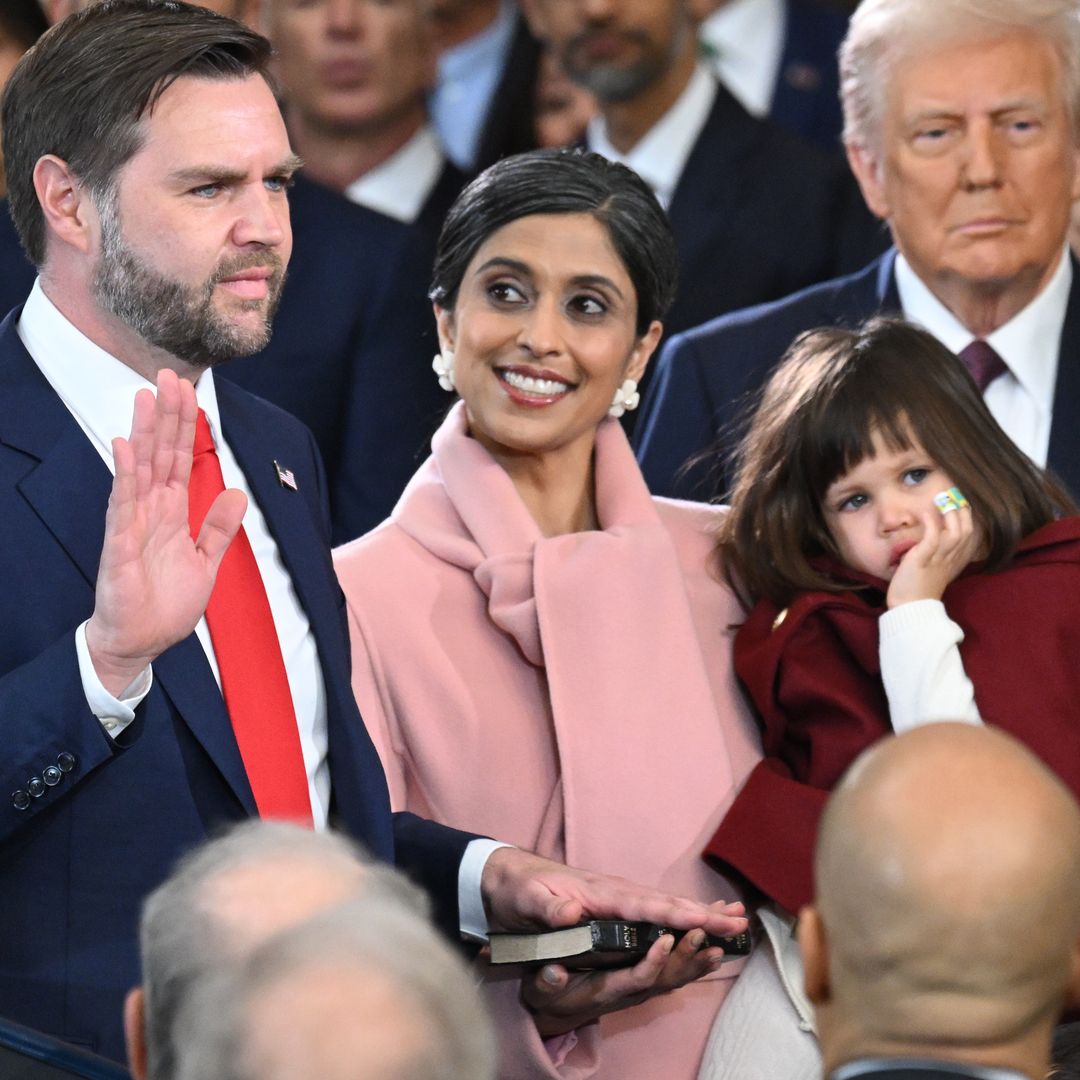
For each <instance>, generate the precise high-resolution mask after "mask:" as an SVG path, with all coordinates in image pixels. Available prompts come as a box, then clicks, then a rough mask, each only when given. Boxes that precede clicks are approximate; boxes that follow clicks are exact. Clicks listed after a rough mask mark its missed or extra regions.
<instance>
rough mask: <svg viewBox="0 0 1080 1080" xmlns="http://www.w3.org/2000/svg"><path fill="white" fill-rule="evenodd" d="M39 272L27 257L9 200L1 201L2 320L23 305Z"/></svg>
mask: <svg viewBox="0 0 1080 1080" xmlns="http://www.w3.org/2000/svg"><path fill="white" fill-rule="evenodd" d="M36 276H37V271H36V270H35V269H34V264H33V263H32V262H31V261H30V260H29V259H28V258H27V257H26V252H25V251H23V248H22V244H21V243H20V242H19V234H18V233H17V232H16V231H15V225H14V223H13V222H12V220H11V215H10V214H9V213H8V204H7V199H2V200H0V318H3V317H4V316H5V315H6V314H7V313H8V312H9V311H10V310H11V309H12V308H13V307H17V306H18V305H19V304H21V303H22V302H23V301H24V300H25V299H26V297H27V295H28V294H29V292H30V287H31V286H32V285H33V284H34V278H35V277H36Z"/></svg>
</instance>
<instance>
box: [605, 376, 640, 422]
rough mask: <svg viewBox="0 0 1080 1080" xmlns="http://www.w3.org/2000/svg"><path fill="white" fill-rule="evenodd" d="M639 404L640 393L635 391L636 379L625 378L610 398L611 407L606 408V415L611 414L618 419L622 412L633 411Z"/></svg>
mask: <svg viewBox="0 0 1080 1080" xmlns="http://www.w3.org/2000/svg"><path fill="white" fill-rule="evenodd" d="M640 404H641V395H640V394H639V393H638V392H637V380H636V379H627V380H626V381H625V382H624V383H623V384H622V386H620V387H619V388H618V390H616V391H615V396H614V397H613V398H612V399H611V408H610V409H608V416H613V417H615V419H616V420H618V419H619V417H620V416H622V414H623V413H625V412H633V411H634V410H635V409H636V408H637V407H638V405H640Z"/></svg>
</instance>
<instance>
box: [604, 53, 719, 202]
mask: <svg viewBox="0 0 1080 1080" xmlns="http://www.w3.org/2000/svg"><path fill="white" fill-rule="evenodd" d="M716 91H717V85H716V77H715V76H714V75H713V73H712V72H711V71H710V70H709V68H708V67H707V66H706V65H705V64H698V66H697V68H696V69H695V70H694V74H693V75H692V76H691V78H690V81H689V82H688V83H687V84H686V89H685V90H684V91H683V92H682V93H681V94H680V95H679V98H678V100H677V101H676V102H675V104H674V105H672V106H671V108H670V109H668V111H667V112H666V113H664V115H663V116H662V117H660V119H659V120H658V121H657V122H656V123H655V124H654V125H653V126H652V127H651V128H650V129H649V131H648V132H646V134H645V135H644V137H643V138H641V139H639V140H638V142H637V145H636V146H634V147H633V149H631V150H630V152H629V153H627V154H621V153H619V151H618V150H616V149H615V147H614V146H612V145H611V142H610V141H609V139H608V137H607V125H606V124H605V122H604V118H603V116H601V115H599V114H598V115H596V116H594V117H593V118H592V119H591V120H590V121H589V126H588V128H587V129H586V134H585V140H586V143H587V144H588V147H589V149H590V150H595V151H596V153H598V154H603V156H604V157H606V158H607V159H608V160H609V161H618V162H621V163H622V164H623V165H627V166H629V167H630V168H631V169H633V170H634V172H636V173H637V174H638V176H640V177H641V178H642V180H644V181H645V183H646V184H648V185H649V187H651V188H652V190H653V193H654V194H655V195H656V198H657V199H658V200H659V202H660V205H661V206H662V207H664V209H665V210H666V209H667V208H668V207H669V206H670V205H671V199H672V196H673V195H674V194H675V188H676V186H677V185H678V183H679V178H680V177H681V176H682V173H683V169H684V168H686V162H687V159H688V158H689V157H690V152H691V151H692V150H693V149H694V144H695V143H696V142H697V140H698V136H699V135H700V134H701V129H702V128H703V127H704V126H705V121H706V120H708V118H709V111H710V110H711V109H712V107H713V102H714V101H715V100H716Z"/></svg>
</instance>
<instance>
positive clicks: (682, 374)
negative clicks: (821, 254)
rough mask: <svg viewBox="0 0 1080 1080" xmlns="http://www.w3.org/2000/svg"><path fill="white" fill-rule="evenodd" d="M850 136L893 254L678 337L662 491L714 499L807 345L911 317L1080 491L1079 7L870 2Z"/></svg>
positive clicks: (654, 432)
mask: <svg viewBox="0 0 1080 1080" xmlns="http://www.w3.org/2000/svg"><path fill="white" fill-rule="evenodd" d="M840 75H841V92H842V97H843V106H844V121H845V130H844V141H845V145H846V148H847V154H848V160H849V162H850V165H851V168H852V170H853V172H854V174H855V176H856V178H857V179H858V181H859V185H860V187H861V189H862V193H863V196H864V198H865V200H866V202H867V205H868V206H869V207H870V209H871V210H872V211H873V212H874V213H875V214H876V215H877V216H878V217H879V218H881V219H882V220H883V221H884V222H885V223H886V224H887V225H888V227H889V230H890V232H891V234H892V238H893V241H894V244H895V247H894V248H893V250H891V251H889V252H887V253H886V254H885V255H884V256H883V257H882V258H881V259H878V260H876V261H875V262H873V263H871V264H870V265H869V266H868V267H866V268H865V269H863V270H862V271H860V272H859V273H856V274H854V275H852V276H850V277H846V278H839V279H836V280H834V281H830V282H826V283H824V284H822V285H819V286H816V287H814V288H812V289H808V290H806V291H804V292H802V293H798V294H796V295H794V296H791V297H788V298H787V299H785V300H781V301H779V302H777V303H775V304H771V305H767V306H765V307H761V308H757V309H748V310H746V311H742V312H738V313H735V314H732V315H730V316H726V317H724V318H722V319H718V320H715V321H713V322H711V323H706V324H704V325H703V326H699V327H696V328H695V329H693V330H691V331H689V332H688V333H686V334H683V335H679V336H678V337H676V338H673V339H672V340H671V342H669V344H668V346H667V348H666V349H665V352H664V354H663V356H662V357H661V359H660V362H659V365H658V371H657V373H656V375H655V376H654V383H653V385H654V390H653V392H652V394H651V396H650V397H649V399H648V400H647V401H646V402H645V404H644V410H643V416H642V417H641V419H640V420H639V424H638V428H637V450H638V456H639V459H640V461H641V463H642V468H643V470H644V472H645V475H646V479H647V480H648V481H649V484H650V487H651V488H652V489H653V491H655V492H659V493H663V494H679V495H683V496H689V497H702V496H704V495H705V494H707V493H710V492H711V490H712V488H713V484H714V482H715V478H716V472H717V470H716V467H715V455H712V459H711V460H709V461H707V462H698V463H697V464H696V465H695V466H693V467H691V468H690V469H689V470H682V466H683V465H684V463H685V462H686V461H687V460H688V459H690V458H691V457H692V456H693V455H694V454H695V452H697V451H700V450H703V449H706V448H708V447H710V446H713V445H714V444H715V443H716V441H717V440H718V438H719V437H720V436H722V435H726V436H730V435H731V433H733V432H735V433H737V432H738V431H739V430H740V428H741V425H742V423H743V422H745V418H746V412H747V399H748V397H749V396H751V395H752V394H753V393H754V392H755V391H756V390H757V389H758V388H759V387H760V386H761V384H762V383H763V382H764V380H765V378H766V377H767V376H768V374H769V372H770V371H771V369H772V368H773V366H774V365H775V364H776V362H777V361H778V360H779V358H780V356H781V355H782V353H783V352H784V350H785V349H786V347H787V346H788V345H789V344H790V343H791V341H792V340H793V339H794V337H795V336H796V335H797V334H799V333H801V332H803V331H804V330H808V329H810V328H812V327H816V326H822V325H845V326H849V325H854V324H856V323H859V322H862V321H863V320H865V319H866V318H869V317H870V316H872V315H875V314H879V313H882V312H885V313H894V314H902V315H904V316H905V317H906V318H908V319H910V320H911V321H913V322H916V323H919V324H921V325H922V326H924V327H925V328H926V329H928V330H929V331H930V332H931V333H933V334H934V335H935V337H937V338H938V339H939V340H940V341H942V342H943V343H944V344H945V345H946V346H948V347H949V348H950V349H952V350H953V351H954V352H956V353H958V354H960V356H961V357H962V358H963V359H964V360H965V362H966V363H967V364H968V367H969V369H970V370H971V372H972V375H973V377H974V378H975V380H976V382H977V383H978V384H979V386H980V388H981V389H983V392H984V394H985V398H986V403H987V405H988V406H989V408H990V411H991V412H992V413H993V414H994V416H995V417H996V419H997V420H998V421H999V423H1000V424H1001V425H1002V427H1003V428H1004V429H1005V431H1006V432H1007V433H1008V434H1009V435H1010V436H1011V437H1012V438H1013V439H1014V440H1015V441H1016V443H1017V444H1018V445H1019V446H1020V448H1021V449H1022V450H1024V451H1025V452H1026V453H1027V454H1028V455H1029V456H1030V457H1031V458H1032V459H1034V460H1035V461H1036V462H1038V463H1039V464H1040V465H1048V466H1049V467H1050V468H1051V469H1052V470H1053V471H1055V472H1056V473H1058V475H1059V476H1060V478H1061V479H1062V480H1063V481H1064V482H1065V484H1066V486H1067V487H1068V488H1069V489H1070V490H1071V491H1072V493H1073V494H1074V495H1080V423H1078V420H1080V363H1077V361H1076V357H1077V356H1078V355H1080V280H1078V279H1077V276H1076V273H1075V267H1074V263H1073V261H1072V260H1071V259H1070V256H1069V253H1068V249H1067V244H1066V241H1067V236H1068V230H1069V217H1070V210H1071V207H1072V202H1073V200H1074V199H1075V198H1076V197H1077V196H1078V195H1080V185H1078V179H1077V177H1078V170H1077V157H1078V129H1077V117H1078V98H1080V5H1078V3H1077V0H864V2H863V3H862V4H860V5H859V8H858V10H857V11H856V12H855V14H854V16H853V17H852V20H851V25H850V29H849V32H848V36H847V39H846V40H845V42H844V45H843V48H842V50H841V71H840Z"/></svg>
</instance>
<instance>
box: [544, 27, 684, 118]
mask: <svg viewBox="0 0 1080 1080" xmlns="http://www.w3.org/2000/svg"><path fill="white" fill-rule="evenodd" d="M595 32H596V31H595V30H593V29H590V30H586V31H584V32H582V33H580V34H577V35H576V36H575V37H573V38H571V40H570V41H569V42H568V43H567V45H566V47H565V48H564V49H563V50H562V52H561V54H560V57H559V59H560V61H561V63H562V67H563V70H564V71H565V72H566V74H567V75H568V76H569V77H570V78H571V79H572V80H573V81H574V82H575V83H577V84H578V85H579V86H581V87H584V89H586V90H588V91H589V92H590V93H591V94H593V95H594V96H595V97H596V99H597V100H598V101H600V102H602V103H603V104H605V105H609V104H617V103H619V102H622V101H630V100H632V99H633V98H636V97H637V96H638V95H639V94H641V93H642V92H643V91H645V90H647V89H648V88H649V87H650V86H652V85H653V83H655V82H656V81H657V80H658V79H660V78H661V77H662V76H663V75H664V74H665V73H666V72H667V71H668V70H669V69H670V68H671V65H672V64H673V63H674V61H675V58H676V57H677V56H678V55H679V54H680V53H681V52H682V50H683V47H684V46H685V44H686V27H685V26H680V27H679V29H678V30H677V31H676V33H675V34H674V35H673V38H672V41H671V43H670V45H669V47H668V48H667V49H666V50H665V51H662V52H658V51H657V50H656V48H655V46H654V44H653V42H652V39H651V38H649V36H648V35H647V34H645V33H642V32H640V31H634V30H627V31H623V32H622V34H621V36H622V37H624V38H626V39H627V40H633V41H636V42H637V43H638V45H639V46H640V48H641V55H640V58H639V59H638V60H637V62H636V63H633V64H629V65H625V66H624V65H619V64H615V63H590V61H589V60H588V59H587V50H586V46H587V44H588V40H589V37H590V36H591V35H592V34H593V33H595Z"/></svg>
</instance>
